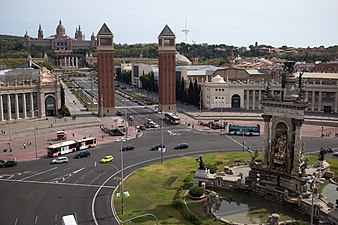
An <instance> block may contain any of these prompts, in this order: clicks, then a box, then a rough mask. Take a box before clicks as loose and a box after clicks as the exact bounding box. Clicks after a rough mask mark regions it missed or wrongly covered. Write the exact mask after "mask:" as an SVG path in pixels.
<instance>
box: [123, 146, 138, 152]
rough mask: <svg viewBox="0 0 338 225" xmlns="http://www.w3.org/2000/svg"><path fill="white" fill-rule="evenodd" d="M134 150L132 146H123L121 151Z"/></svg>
mask: <svg viewBox="0 0 338 225" xmlns="http://www.w3.org/2000/svg"><path fill="white" fill-rule="evenodd" d="M134 149H135V146H134V145H126V146H123V148H122V151H130V150H134Z"/></svg>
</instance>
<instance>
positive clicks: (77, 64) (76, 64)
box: [75, 57, 79, 69]
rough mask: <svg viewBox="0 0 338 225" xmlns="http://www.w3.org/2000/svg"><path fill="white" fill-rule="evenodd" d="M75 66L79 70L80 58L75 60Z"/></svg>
mask: <svg viewBox="0 0 338 225" xmlns="http://www.w3.org/2000/svg"><path fill="white" fill-rule="evenodd" d="M75 66H76V69H78V68H79V58H78V57H76V58H75Z"/></svg>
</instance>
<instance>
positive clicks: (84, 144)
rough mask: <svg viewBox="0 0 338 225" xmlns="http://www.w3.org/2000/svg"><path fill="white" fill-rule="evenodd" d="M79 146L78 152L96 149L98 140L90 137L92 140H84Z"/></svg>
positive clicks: (79, 142) (80, 141) (79, 141)
mask: <svg viewBox="0 0 338 225" xmlns="http://www.w3.org/2000/svg"><path fill="white" fill-rule="evenodd" d="M77 142H78V144H79V149H78V150H83V149H88V148H94V147H95V146H96V138H95V137H90V138H84V139H81V140H78V141H77Z"/></svg>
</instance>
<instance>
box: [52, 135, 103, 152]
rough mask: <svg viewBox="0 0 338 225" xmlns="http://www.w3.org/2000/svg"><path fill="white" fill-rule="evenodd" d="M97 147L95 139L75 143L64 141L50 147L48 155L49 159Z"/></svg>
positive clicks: (85, 139)
mask: <svg viewBox="0 0 338 225" xmlns="http://www.w3.org/2000/svg"><path fill="white" fill-rule="evenodd" d="M95 146H96V138H95V137H90V138H84V139H80V140H74V141H64V142H60V143H57V144H53V145H49V146H48V147H47V155H48V156H49V157H55V156H60V155H64V154H67V153H71V152H75V151H80V150H84V149H88V148H93V147H95Z"/></svg>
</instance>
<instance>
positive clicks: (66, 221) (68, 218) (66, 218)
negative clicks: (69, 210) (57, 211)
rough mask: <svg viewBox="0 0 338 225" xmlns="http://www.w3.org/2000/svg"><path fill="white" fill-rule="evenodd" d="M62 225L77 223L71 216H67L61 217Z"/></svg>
mask: <svg viewBox="0 0 338 225" xmlns="http://www.w3.org/2000/svg"><path fill="white" fill-rule="evenodd" d="M62 225H77V222H76V220H75V217H74V216H73V215H67V216H63V217H62Z"/></svg>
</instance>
